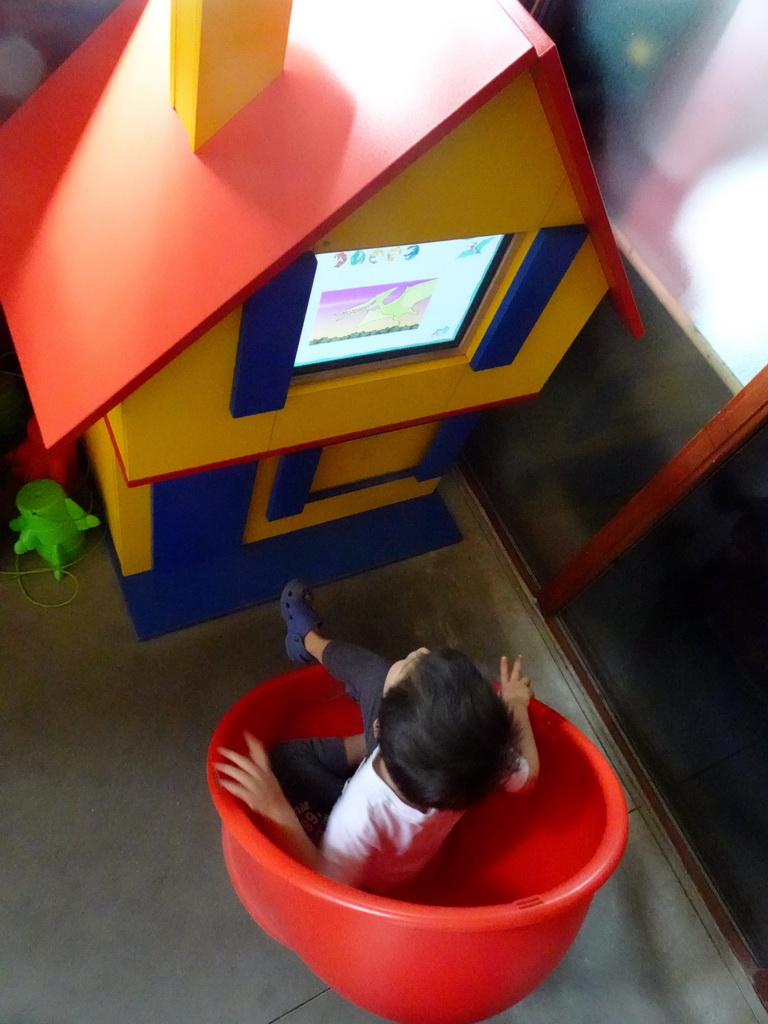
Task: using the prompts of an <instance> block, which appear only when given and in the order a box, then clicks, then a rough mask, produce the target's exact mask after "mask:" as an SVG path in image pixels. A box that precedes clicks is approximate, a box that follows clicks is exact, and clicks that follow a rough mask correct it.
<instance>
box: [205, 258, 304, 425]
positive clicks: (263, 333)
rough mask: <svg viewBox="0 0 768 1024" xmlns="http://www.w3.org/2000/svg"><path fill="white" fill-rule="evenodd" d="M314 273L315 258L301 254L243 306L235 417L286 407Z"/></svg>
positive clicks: (233, 399) (233, 401) (233, 404)
mask: <svg viewBox="0 0 768 1024" xmlns="http://www.w3.org/2000/svg"><path fill="white" fill-rule="evenodd" d="M223 258H225V259H226V253H225V254H223ZM316 269H317V260H316V259H315V256H314V254H313V253H311V252H307V253H304V254H303V255H302V256H299V258H298V259H296V260H294V261H293V263H291V264H290V265H289V266H287V267H286V268H285V270H283V271H281V273H279V274H278V275H277V276H276V277H273V278H272V280H271V281H269V282H267V284H265V285H264V287H263V288H260V289H259V290H258V291H257V292H255V293H254V294H253V295H252V296H251V297H250V298H249V299H247V300H246V301H245V302H244V303H243V313H242V319H241V321H240V336H239V339H238V343H237V358H236V359H235V375H234V378H233V381H232V395H231V398H230V403H229V411H230V412H231V413H232V415H233V416H252V415H254V414H255V413H259V412H272V411H273V410H275V409H282V408H283V406H284V405H285V398H286V395H287V394H288V386H289V384H290V383H291V377H292V375H293V364H294V361H295V359H296V350H297V348H298V347H299V338H300V336H301V328H302V326H303V325H304V315H305V313H306V311H307V304H308V302H309V293H310V292H311V290H312V282H313V281H314V279H315V270H316Z"/></svg>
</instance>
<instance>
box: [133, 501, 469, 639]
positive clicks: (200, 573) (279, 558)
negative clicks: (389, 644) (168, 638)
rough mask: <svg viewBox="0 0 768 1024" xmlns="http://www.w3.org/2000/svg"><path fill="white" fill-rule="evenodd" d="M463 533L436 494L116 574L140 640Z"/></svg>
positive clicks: (440, 544) (399, 557)
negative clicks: (183, 561)
mask: <svg viewBox="0 0 768 1024" xmlns="http://www.w3.org/2000/svg"><path fill="white" fill-rule="evenodd" d="M459 540H461V533H460V532H459V529H458V527H457V526H456V524H455V523H454V521H453V519H452V518H451V516H450V513H449V512H448V510H447V509H446V507H445V505H444V504H443V502H442V499H441V498H440V497H439V495H437V494H428V495H426V496H425V497H421V498H411V499H410V500H408V501H401V502H398V503H397V504H395V505H386V506H385V507H384V508H376V509H372V510H371V511H370V512H360V513H359V514H358V515H354V516H349V517H347V518H346V519H336V520H334V521H333V522H331V523H322V524H321V525H319V526H308V527H306V528H305V529H303V530H297V531H296V532H294V533H288V534H283V535H282V536H280V537H269V538H268V539H266V540H262V541H257V542H255V543H253V544H241V545H240V546H239V547H238V548H237V549H235V550H231V551H226V552H222V553H221V554H219V555H217V556H215V557H211V558H209V559H203V558H200V559H198V560H197V561H196V562H193V563H191V564H187V565H184V566H179V567H176V568H172V569H167V570H158V569H153V570H151V571H149V572H142V573H137V574H135V575H133V576H122V575H121V574H120V572H119V570H118V574H117V575H118V579H119V582H120V586H121V587H122V590H123V596H124V597H125V602H126V605H127V606H128V611H129V612H130V615H131V618H132V620H133V625H134V628H135V630H136V634H137V636H138V637H139V639H140V640H147V639H149V638H150V637H153V636H160V635H161V634H162V633H170V632H172V631H173V630H176V629H182V628H183V627H185V626H191V625H193V624H194V623H196V622H204V621H205V620H206V619H212V618H215V617H216V616H218V615H226V614H228V613H229V612H233V611H236V610H237V609H239V608H247V607H248V606H249V605H253V604H260V603H262V602H264V601H274V600H277V598H278V597H279V596H280V592H281V590H282V589H283V587H284V585H285V583H286V581H287V580H290V579H293V578H294V577H296V576H300V577H302V578H303V579H307V580H310V581H311V582H312V583H313V584H317V585H319V584H322V583H329V582H330V581H331V580H337V579H342V578H343V577H345V576H352V575H354V574H355V573H359V572H365V571H366V570H368V569H374V568H376V567H378V566H381V565H388V564H390V563H391V562H399V561H401V560H402V559H404V558H412V557H413V556H414V555H421V554H424V553H425V552H427V551H434V550H435V549H437V548H441V547H445V546H446V545H448V544H455V543H456V542H457V541H459Z"/></svg>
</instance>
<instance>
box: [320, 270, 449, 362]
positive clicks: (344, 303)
mask: <svg viewBox="0 0 768 1024" xmlns="http://www.w3.org/2000/svg"><path fill="white" fill-rule="evenodd" d="M436 284H437V279H436V278H431V279H430V280H427V281H402V282H400V283H399V284H395V285H390V286H389V287H387V286H382V285H368V286H366V287H364V288H344V289H342V290H340V291H333V292H323V293H322V295H321V297H320V304H319V306H318V309H317V316H316V318H315V323H314V326H313V329H312V336H311V338H310V340H309V344H310V345H323V344H327V343H329V342H333V341H340V340H341V339H344V338H363V337H365V336H366V335H374V334H376V335H378V334H388V333H392V332H394V331H413V330H416V329H417V328H418V326H419V324H420V323H421V320H422V317H423V315H424V313H425V312H426V309H427V306H428V305H429V300H430V297H431V296H432V294H433V292H434V290H435V285H436Z"/></svg>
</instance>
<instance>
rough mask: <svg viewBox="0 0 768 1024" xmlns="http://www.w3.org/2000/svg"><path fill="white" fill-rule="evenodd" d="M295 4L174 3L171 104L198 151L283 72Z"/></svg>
mask: <svg viewBox="0 0 768 1024" xmlns="http://www.w3.org/2000/svg"><path fill="white" fill-rule="evenodd" d="M291 3H292V0H171V102H172V103H173V106H174V108H175V110H176V112H177V113H178V115H179V117H180V118H181V120H182V123H183V124H184V127H185V128H186V131H187V135H188V136H189V142H190V145H191V146H192V149H193V150H197V149H199V147H200V146H201V145H202V144H203V143H204V142H205V140H206V139H209V138H210V137H211V136H212V135H213V134H214V132H217V131H218V130H219V128H221V127H222V125H224V124H226V123H227V121H229V119H230V118H231V117H233V116H234V115H235V114H236V113H237V112H238V110H241V109H242V108H243V107H244V106H245V105H246V103H248V102H249V101H250V100H251V99H253V97H254V96H255V95H256V94H257V93H258V92H260V91H261V90H262V89H263V88H264V86H265V85H267V83H268V82H271V81H272V79H273V78H276V77H277V75H279V74H280V72H281V71H282V69H283V62H284V60H285V48H286V43H287V40H288V26H289V23H290V19H291Z"/></svg>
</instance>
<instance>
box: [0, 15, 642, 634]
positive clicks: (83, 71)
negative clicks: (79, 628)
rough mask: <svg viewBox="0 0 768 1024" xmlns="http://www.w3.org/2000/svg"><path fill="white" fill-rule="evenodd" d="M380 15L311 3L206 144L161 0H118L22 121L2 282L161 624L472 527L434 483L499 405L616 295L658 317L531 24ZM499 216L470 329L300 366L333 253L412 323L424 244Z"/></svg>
mask: <svg viewBox="0 0 768 1024" xmlns="http://www.w3.org/2000/svg"><path fill="white" fill-rule="evenodd" d="M376 10H377V11H378V14H375V12H374V11H373V10H372V8H371V5H369V4H361V3H360V2H359V0H332V2H330V0H295V3H294V8H293V15H292V21H291V29H290V35H289V38H288V48H287V53H286V59H285V65H284V70H283V72H282V73H281V74H280V75H279V76H278V77H277V78H275V79H274V80H273V81H272V82H271V83H270V84H269V85H267V86H266V87H265V88H264V89H263V90H262V91H261V92H260V93H259V94H258V95H256V96H255V97H254V98H253V99H252V100H250V102H248V103H247V104H246V105H245V106H244V107H243V109H241V110H240V111H239V112H238V113H236V114H235V116H234V117H232V118H231V119H230V120H229V121H228V122H227V123H226V124H224V126H223V127H221V128H220V129H219V130H218V131H217V132H216V133H215V134H213V135H212V137H210V138H209V139H208V140H207V141H205V142H204V143H203V144H202V145H201V146H200V147H199V149H198V150H197V152H193V150H192V149H191V147H190V145H189V141H188V139H187V136H186V134H185V131H184V129H183V127H182V124H181V122H180V120H179V118H178V116H177V114H176V113H175V111H174V110H173V108H172V105H171V103H170V101H169V99H168V79H169V70H168V65H169V46H170V42H169V25H170V18H169V3H168V0H125V2H124V3H123V4H122V5H121V6H120V7H119V8H118V9H117V10H116V11H115V12H114V14H113V15H111V16H110V17H109V18H108V19H107V20H106V21H105V22H104V23H103V24H102V26H101V27H100V28H99V29H98V30H97V31H96V32H95V33H94V34H93V35H92V36H91V37H90V38H89V39H88V40H87V41H86V42H85V44H84V45H83V46H82V47H81V48H80V49H79V50H78V51H77V52H76V53H75V54H74V55H73V56H72V57H71V58H70V59H69V60H68V61H67V62H66V63H65V64H64V65H62V67H61V68H59V69H58V71H56V72H55V73H54V74H53V75H52V76H51V77H50V78H49V79H48V80H47V81H46V82H45V83H44V84H43V86H42V87H41V88H40V89H39V90H38V91H37V92H36V93H35V94H33V96H32V97H31V98H30V99H29V100H28V101H27V102H26V103H25V104H24V105H23V106H22V107H21V108H20V110H19V111H17V113H16V114H15V115H14V116H13V117H12V118H11V119H10V120H9V122H7V123H6V125H4V126H3V128H2V129H0V168H2V174H1V175H0V222H2V224H3V233H2V239H0V301H2V304H3V307H4V310H5V313H6V317H7V319H8V323H9V326H10V330H11V334H12V337H13V339H14V343H15V345H16V349H17V352H18V355H19V358H20V361H21V365H22V369H23V372H24V375H25V379H26V382H27V386H28V388H29V391H30V396H31V398H32V402H33V405H34V408H35V412H36V415H37V418H38V421H39V423H40V427H41V429H42V433H43V437H44V439H45V440H46V443H48V444H53V443H55V442H56V441H59V440H61V439H63V438H66V437H75V436H80V435H83V434H85V435H86V439H87V446H88V450H89V454H90V458H91V461H92V464H93V466H94V468H95V472H96V475H97V477H98V480H99V482H100V486H101V490H102V493H103V498H104V502H105V505H106V510H107V514H108V518H109V524H110V528H111V534H112V539H113V542H114V547H115V551H116V554H117V559H118V562H119V566H120V575H121V582H122V585H123V589H124V592H125V595H126V600H127V603H128V606H129V609H130V611H131V614H132V616H133V620H134V624H135V626H136V629H137V632H138V634H139V636H140V637H147V636H152V635H155V634H158V633H161V632H164V631H167V630H171V629H175V628H179V627H180V626H184V625H187V624H190V623H193V622H196V621H200V620H202V619H205V618H208V617H211V616H213V615H218V614H223V613H225V612H228V611H230V610H233V609H235V608H238V607H242V606H244V605H247V604H249V603H255V602H257V601H260V600H267V599H271V598H274V597H275V596H276V595H277V594H278V593H279V591H280V588H281V586H282V583H283V582H284V581H285V580H287V579H289V578H290V577H292V576H295V575H303V576H306V577H307V578H309V579H310V580H312V581H313V582H315V583H318V582H321V581H324V580H328V579H330V578H335V577H339V576H342V575H344V574H348V573H352V572H356V571H360V570H362V569H365V568H367V567H371V566H374V565H379V564H383V563H385V562H388V561H393V560H396V559H399V558H404V557H408V556H410V555H413V554H416V553H419V552H423V551H425V550H429V549H432V548H434V547H436V546H440V545H442V544H445V543H450V542H451V541H453V540H456V539H458V533H457V531H456V528H455V526H454V525H453V523H452V521H451V519H450V517H449V516H448V513H447V511H446V510H445V508H444V506H443V505H442V503H441V502H440V499H439V497H438V496H437V495H436V493H435V488H436V486H437V483H438V482H439V479H440V476H441V474H442V473H443V472H444V471H445V470H446V469H447V467H448V466H449V464H450V463H451V461H452V460H453V459H454V458H455V457H456V456H457V454H458V452H459V450H460V448H461V445H462V444H463V442H464V441H465V439H466V437H467V436H468V434H469V431H470V430H471V428H472V425H473V424H474V422H475V417H476V416H477V415H478V414H479V411H480V410H482V409H483V408H487V407H489V406H492V405H497V404H500V403H504V402H510V401H513V400H517V399H520V398H523V397H527V396H532V395H535V394H536V392H537V391H539V390H540V388H541V387H542V385H543V384H544V382H545V381H546V379H547V377H548V376H549V375H550V373H551V372H552V370H553V369H554V367H555V366H556V365H557V363H558V361H559V360H560V358H561V357H562V355H563V354H564V352H565V351H566V349H567V347H568V346H569V345H570V343H571V342H572V341H573V339H574V337H575V336H576V334H577V333H578V331H579V330H580V328H581V327H582V325H583V324H584V322H585V321H586V319H587V318H588V317H589V315H590V314H591V312H592V311H593V309H594V308H595V306H596V305H597V303H598V302H599V301H600V299H601V298H602V296H603V295H604V294H605V293H606V291H607V290H610V292H611V294H612V296H613V299H614V301H615V304H616V306H617V308H618V310H619V312H620V313H621V315H622V316H623V317H624V319H625V320H626V321H627V323H628V324H629V325H630V327H631V329H632V330H633V331H634V333H639V330H640V327H639V319H638V315H637V311H636V308H635V305H634V302H633V299H632V296H631V293H630V291H629V286H628V283H627V280H626V277H625V275H624V271H623V267H622V265H621V260H620V257H619V253H618V251H617V249H616V246H615V243H614V240H613V236H612V234H611V230H610V226H609V224H608V220H607V217H606V214H605V210H604V208H603V205H602V202H601V199H600V195H599V192H598V190H597V186H596V183H595V179H594V174H593V171H592V168H591V165H590V163H589V159H588V156H587V153H586V149H585V145H584V141H583V138H582V136H581V132H580V130H579V127H578V123H577V120H576V116H575V112H574V109H573V106H572V103H571V99H570V96H569V93H568V89H567V86H566V83H565V79H564V76H563V73H562V69H561V66H560V62H559V59H558V57H557V53H556V51H555V49H554V47H553V45H552V43H551V42H550V41H549V40H548V39H547V37H546V36H545V35H544V34H543V33H542V32H541V30H540V29H539V28H538V26H537V25H536V24H535V22H533V20H532V19H531V18H530V17H529V16H528V15H527V14H526V13H525V11H524V10H523V9H522V8H521V7H520V6H519V5H518V4H517V2H516V0H473V2H472V3H466V2H465V0H454V2H446V0H418V3H414V2H413V0H390V2H389V3H388V4H387V6H386V8H377V9H376ZM489 238H495V239H499V238H503V242H504V244H503V245H502V244H501V243H499V248H498V253H499V255H498V258H497V259H496V261H495V262H494V264H493V266H490V267H489V274H488V276H487V279H486V283H485V285H484V290H480V291H478V293H477V295H475V296H474V302H473V305H472V307H471V310H470V312H468V313H467V316H466V318H465V320H464V326H463V328H462V329H463V339H462V341H461V344H460V345H458V346H454V347H449V348H442V347H437V348H434V349H433V348H431V347H429V346H427V347H426V348H425V349H424V350H420V351H419V352H418V357H414V355H413V353H410V354H409V353H405V354H404V353H399V354H398V357H397V358H393V359H387V360H384V361H374V362H370V363H368V364H366V365H364V366H362V367H361V366H355V367H354V368H353V369H354V372H350V371H349V369H347V368H345V369H343V370H339V371H338V372H333V371H331V370H328V369H325V370H324V372H316V373H301V374H300V373H297V371H296V367H295V362H296V353H297V348H298V346H299V342H300V337H301V336H302V331H303V330H304V328H305V319H306V314H307V308H308V303H309V302H310V301H311V295H312V289H313V285H314V283H315V280H316V274H317V273H318V269H317V268H318V266H319V265H320V264H321V263H322V262H323V257H324V258H325V265H326V266H331V267H333V266H336V265H338V266H339V267H342V266H344V267H345V273H346V272H351V270H350V268H353V267H354V266H355V265H357V264H359V265H364V266H365V267H367V268H370V266H371V265H373V264H376V263H377V262H378V263H379V264H380V265H381V268H382V274H383V275H384V270H386V272H387V274H388V275H390V276H385V275H384V276H382V287H383V288H384V292H382V294H383V295H384V298H383V300H382V299H381V298H379V300H378V301H379V302H380V303H382V302H383V305H380V307H379V308H380V311H382V313H383V315H386V316H388V317H389V318H390V322H392V323H394V324H396V326H397V328H398V329H401V328H403V326H404V324H405V320H404V319H402V318H397V317H395V316H394V314H393V313H392V311H391V310H389V311H387V310H386V304H387V301H388V299H389V301H392V294H393V293H392V292H391V290H390V288H389V285H390V284H391V282H393V281H394V280H395V279H397V281H398V282H400V284H401V285H402V288H405V287H408V286H410V285H412V284H413V283H414V282H417V281H419V280H420V279H421V278H423V277H424V276H425V273H426V272H419V270H418V266H419V264H418V258H416V256H415V253H416V254H417V253H418V252H419V251H420V249H421V247H425V246H426V245H427V244H428V243H432V242H437V241H443V240H457V241H458V242H459V243H461V252H459V253H458V255H460V256H461V255H467V254H468V258H467V259H466V261H465V262H466V263H467V264H469V263H471V261H472V259H474V258H477V257H478V255H479V254H480V252H481V250H482V247H483V245H484V244H485V242H486V240H487V239H489ZM494 244H496V243H494ZM502 253H503V255H502ZM329 258H332V261H333V262H332V263H330V264H329V263H328V260H329ZM408 261H410V262H408ZM393 268H395V269H393ZM395 270H397V274H396V276H395V277H392V276H391V275H392V274H394V273H395ZM398 275H399V276H398ZM426 276H427V277H429V274H428V273H426ZM346 280H347V281H349V280H350V279H349V278H347V279H346ZM369 280H371V279H370V278H369ZM385 286H386V287H385ZM344 287H345V288H346V287H348V284H345V286H344ZM402 288H401V291H400V292H397V293H394V294H395V297H397V296H401V295H402ZM323 294H325V293H323ZM322 301H324V300H323V299H322V296H321V302H322ZM371 301H372V300H371ZM350 305H351V306H355V305H356V303H355V302H352V301H351V300H350V301H349V302H348V303H347V306H348V307H349V306H350ZM357 305H360V303H357ZM406 305H407V303H406ZM367 308H368V311H369V312H370V308H371V306H370V302H369V305H368V307H367ZM423 308H424V302H423V301H422V307H420V308H416V307H414V308H412V309H411V310H410V315H411V318H412V319H413V318H414V317H415V318H416V320H418V316H419V315H421V312H420V310H421V309H423ZM348 311H349V310H348ZM360 319H363V318H361V317H359V318H358V320H360ZM408 326H412V325H411V324H410V323H409V324H408ZM441 330H446V331H447V327H446V328H441V327H438V328H436V330H435V332H434V335H435V336H436V337H437V339H439V337H440V331H441ZM430 344H431V342H430ZM316 369H319V370H322V369H323V368H322V367H316ZM574 400H578V396H574ZM521 443H524V439H521Z"/></svg>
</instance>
